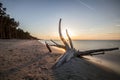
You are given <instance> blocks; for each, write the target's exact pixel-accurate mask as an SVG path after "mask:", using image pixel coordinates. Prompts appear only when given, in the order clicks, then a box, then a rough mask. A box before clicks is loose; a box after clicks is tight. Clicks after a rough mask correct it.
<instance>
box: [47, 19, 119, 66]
mask: <svg viewBox="0 0 120 80" xmlns="http://www.w3.org/2000/svg"><path fill="white" fill-rule="evenodd" d="M66 35H67V37H68V39H69V44H70V47H69V44H68V43H67V41H66V40H65V38H64V37H63V35H62V32H61V19H60V21H59V37H60V39H61V41H62V42H63V43H64V45H61V44H58V43H56V42H55V41H53V40H51V41H52V42H53V43H54V44H55V45H50V46H56V47H59V48H63V49H65V53H64V54H63V55H62V56H60V58H59V59H58V60H57V61H56V63H55V64H54V66H53V68H57V67H60V66H61V65H63V64H64V63H65V62H68V61H70V60H71V59H72V58H73V57H82V56H85V55H100V54H105V53H104V52H105V51H113V50H118V49H119V48H107V49H96V50H87V51H79V50H76V49H74V47H73V43H72V39H71V38H70V36H69V34H68V31H67V30H66ZM46 46H47V48H48V50H49V51H51V49H50V47H49V45H48V44H46Z"/></svg>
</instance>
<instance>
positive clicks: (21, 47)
mask: <svg viewBox="0 0 120 80" xmlns="http://www.w3.org/2000/svg"><path fill="white" fill-rule="evenodd" d="M52 50H53V52H52V53H49V52H48V50H47V48H46V47H45V45H43V44H41V43H40V42H38V41H37V40H0V80H120V75H118V74H116V73H114V72H113V71H112V70H110V69H107V68H105V67H101V66H99V65H96V64H93V63H91V62H89V61H86V60H85V59H80V58H73V59H72V60H70V61H69V62H68V63H65V64H64V65H63V66H61V67H59V68H57V69H55V70H52V69H51V67H52V66H53V65H54V63H55V61H56V59H57V58H58V57H59V56H60V55H61V54H62V53H63V51H60V50H56V49H52Z"/></svg>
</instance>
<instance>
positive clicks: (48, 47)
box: [45, 41, 52, 52]
mask: <svg viewBox="0 0 120 80" xmlns="http://www.w3.org/2000/svg"><path fill="white" fill-rule="evenodd" d="M45 44H46V47H47V49H48V50H49V52H52V50H51V48H50V46H49V45H48V43H47V42H46V41H45Z"/></svg>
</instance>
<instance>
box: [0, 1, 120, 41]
mask: <svg viewBox="0 0 120 80" xmlns="http://www.w3.org/2000/svg"><path fill="white" fill-rule="evenodd" d="M0 2H2V3H3V6H4V7H6V8H7V13H8V14H10V16H11V17H13V18H15V20H16V21H19V22H20V26H19V27H20V28H22V29H24V30H25V31H28V32H30V34H31V35H33V36H35V37H38V38H40V39H59V34H58V23H59V19H60V18H62V31H63V35H64V36H65V29H68V32H69V34H70V36H71V38H72V39H80V40H120V0H0ZM65 37H66V36H65Z"/></svg>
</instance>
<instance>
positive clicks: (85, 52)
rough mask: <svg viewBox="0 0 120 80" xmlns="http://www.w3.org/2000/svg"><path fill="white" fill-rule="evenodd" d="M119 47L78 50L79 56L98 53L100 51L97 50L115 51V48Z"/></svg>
mask: <svg viewBox="0 0 120 80" xmlns="http://www.w3.org/2000/svg"><path fill="white" fill-rule="evenodd" d="M118 49H119V48H107V49H96V50H88V51H83V52H78V53H77V55H79V56H83V55H98V54H100V53H96V52H105V51H113V50H118ZM95 53H96V54H95Z"/></svg>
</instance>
